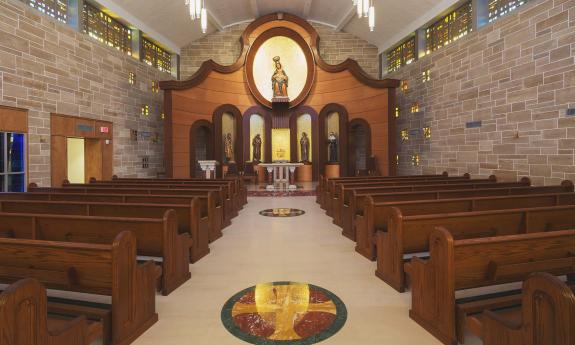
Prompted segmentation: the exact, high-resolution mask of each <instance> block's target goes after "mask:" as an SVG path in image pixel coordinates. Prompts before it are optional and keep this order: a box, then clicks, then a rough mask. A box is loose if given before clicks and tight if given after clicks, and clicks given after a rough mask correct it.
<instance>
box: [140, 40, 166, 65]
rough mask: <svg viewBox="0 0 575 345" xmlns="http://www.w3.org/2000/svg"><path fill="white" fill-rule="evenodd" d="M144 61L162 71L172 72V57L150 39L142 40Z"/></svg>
mask: <svg viewBox="0 0 575 345" xmlns="http://www.w3.org/2000/svg"><path fill="white" fill-rule="evenodd" d="M141 56H142V61H144V62H145V63H147V64H148V65H150V66H154V67H156V68H157V69H159V70H160V71H163V72H167V73H170V72H171V71H172V55H171V54H170V53H169V52H167V51H166V50H164V49H162V48H161V47H160V46H158V45H157V44H154V43H153V42H151V41H150V40H148V39H145V38H143V39H142V54H141Z"/></svg>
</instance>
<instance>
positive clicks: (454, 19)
mask: <svg viewBox="0 0 575 345" xmlns="http://www.w3.org/2000/svg"><path fill="white" fill-rule="evenodd" d="M472 13H473V6H472V5H471V1H469V2H467V3H465V4H464V5H463V6H461V7H459V8H458V9H456V10H455V11H453V12H451V13H449V14H447V15H446V16H445V17H443V18H441V19H439V20H438V21H436V22H435V23H433V24H432V25H431V26H430V27H428V28H427V30H426V53H427V54H429V53H431V52H433V51H435V50H437V49H439V48H441V47H443V46H446V45H448V44H449V43H451V42H453V41H456V40H458V39H459V38H461V37H463V36H465V35H467V34H468V33H469V32H471V30H472V18H473V15H472Z"/></svg>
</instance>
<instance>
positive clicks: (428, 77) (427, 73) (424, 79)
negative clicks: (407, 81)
mask: <svg viewBox="0 0 575 345" xmlns="http://www.w3.org/2000/svg"><path fill="white" fill-rule="evenodd" d="M430 80H431V71H430V70H425V71H423V72H422V73H421V82H423V83H427V82H428V81H430Z"/></svg>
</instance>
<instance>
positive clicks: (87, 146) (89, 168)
mask: <svg viewBox="0 0 575 345" xmlns="http://www.w3.org/2000/svg"><path fill="white" fill-rule="evenodd" d="M84 152H85V153H84V159H85V164H86V167H85V169H84V173H85V180H86V181H90V179H91V178H92V177H94V178H96V179H97V180H102V175H103V173H102V171H103V169H102V168H103V166H102V165H103V162H102V159H103V155H102V141H101V140H99V139H86V141H85V143H84Z"/></svg>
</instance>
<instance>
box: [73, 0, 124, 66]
mask: <svg viewBox="0 0 575 345" xmlns="http://www.w3.org/2000/svg"><path fill="white" fill-rule="evenodd" d="M83 14H84V21H83V22H84V27H83V30H84V33H86V34H88V35H89V36H90V37H92V38H94V39H96V40H98V41H100V42H102V43H105V44H107V45H108V46H110V47H114V48H116V49H118V50H120V51H122V52H124V53H126V54H128V55H132V30H130V28H128V27H127V26H125V25H123V24H122V23H120V22H119V21H117V20H115V19H114V18H112V17H110V16H109V15H107V14H106V13H104V12H103V11H102V10H100V9H98V8H96V7H94V6H92V5H90V4H88V3H86V2H85V3H84V8H83Z"/></svg>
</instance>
